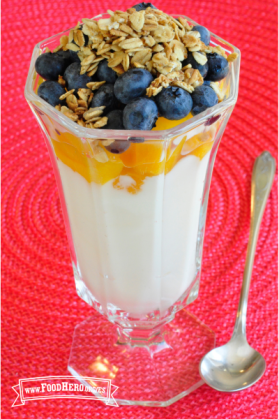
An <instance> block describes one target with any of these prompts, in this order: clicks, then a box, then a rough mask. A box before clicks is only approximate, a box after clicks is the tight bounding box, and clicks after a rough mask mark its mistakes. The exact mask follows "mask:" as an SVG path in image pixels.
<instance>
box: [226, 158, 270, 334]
mask: <svg viewBox="0 0 279 419" xmlns="http://www.w3.org/2000/svg"><path fill="white" fill-rule="evenodd" d="M275 165H276V163H275V160H274V158H273V157H272V155H271V154H270V153H269V152H268V151H264V152H263V153H262V154H260V156H259V157H258V158H257V159H256V160H255V163H254V167H253V173H252V188H251V222H250V234H249V242H248V249H247V255H246V262H245V269H244V275H243V283H242V288H241V294H240V300H239V305H238V310H237V317H236V322H235V327H234V331H233V337H234V336H235V335H238V334H242V335H244V336H245V335H246V315H247V304H248V293H249V286H250V282H251V276H252V269H253V263H254V258H255V251H256V245H257V240H258V235H259V230H260V224H261V221H262V216H263V213H264V209H265V206H266V201H267V198H268V195H269V192H270V189H271V186H272V182H273V178H274V173H275Z"/></svg>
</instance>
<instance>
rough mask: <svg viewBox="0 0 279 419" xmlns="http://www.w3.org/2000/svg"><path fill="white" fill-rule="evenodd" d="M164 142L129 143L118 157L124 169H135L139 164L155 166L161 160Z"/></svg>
mask: <svg viewBox="0 0 279 419" xmlns="http://www.w3.org/2000/svg"><path fill="white" fill-rule="evenodd" d="M163 153H164V141H156V140H155V141H146V142H143V143H131V145H130V147H129V148H128V150H127V151H125V153H122V154H120V155H119V157H120V158H121V160H122V162H123V163H124V165H125V166H126V167H135V166H139V165H141V164H150V163H152V164H154V163H155V164H156V163H160V162H161V161H162V160H163V157H164V156H163Z"/></svg>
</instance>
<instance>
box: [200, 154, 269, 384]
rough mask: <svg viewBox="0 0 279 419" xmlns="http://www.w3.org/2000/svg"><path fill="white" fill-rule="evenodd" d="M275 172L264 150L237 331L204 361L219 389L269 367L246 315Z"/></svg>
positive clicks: (257, 166) (208, 378)
mask: <svg viewBox="0 0 279 419" xmlns="http://www.w3.org/2000/svg"><path fill="white" fill-rule="evenodd" d="M274 173H275V160H274V158H273V157H272V156H271V154H270V153H269V152H268V151H264V152H263V153H262V154H261V155H260V156H259V157H258V158H257V159H256V161H255V163H254V167H253V174H252V190H251V224H250V236H249V243H248V251H247V256H246V263H245V269H244V276H243V283H242V289H241V294H240V300H239V305H238V310H237V317H236V322H235V326H234V331H233V335H232V338H231V340H230V341H229V342H228V343H227V344H226V345H223V346H221V347H219V348H215V349H213V350H212V351H210V352H209V353H208V354H207V355H205V356H204V357H203V358H202V360H201V362H200V368H199V369H200V375H201V377H202V378H203V380H204V381H205V382H206V383H207V384H208V385H209V386H210V387H212V388H214V389H215V390H219V391H228V392H231V391H238V390H243V389H245V388H247V387H250V386H252V385H253V384H254V383H255V382H256V381H258V380H259V379H260V378H261V377H262V375H263V373H264V371H265V366H266V364H265V360H264V358H263V357H262V355H261V354H260V353H259V352H257V351H255V350H254V349H253V348H251V346H250V345H249V344H248V342H247V339H246V315H247V302H248V292H249V286H250V281H251V275H252V269H253V263H254V256H255V250H256V244H257V239H258V235H259V229H260V224H261V220H262V216H263V212H264V209H265V205H266V201H267V198H268V195H269V192H270V189H271V185H272V182H273V177H274Z"/></svg>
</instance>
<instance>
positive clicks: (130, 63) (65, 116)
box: [26, 3, 239, 327]
mask: <svg viewBox="0 0 279 419" xmlns="http://www.w3.org/2000/svg"><path fill="white" fill-rule="evenodd" d="M58 40H59V44H58ZM57 44H58V45H57ZM222 46H223V47H222ZM34 67H35V71H34ZM238 68H239V54H238V50H237V49H236V48H234V47H232V46H231V45H230V44H228V43H225V42H224V41H222V40H221V39H220V38H218V37H216V36H214V37H213V38H212V39H211V34H210V32H209V31H208V30H207V29H206V28H205V27H203V26H200V25H197V24H194V23H193V22H192V21H191V20H190V19H188V18H185V17H181V16H177V17H173V16H170V15H168V14H166V13H164V12H163V11H161V10H158V9H157V8H156V7H154V6H153V5H152V4H150V3H140V4H137V5H135V6H133V7H132V8H130V9H128V10H126V11H119V10H116V11H111V10H108V11H107V14H106V15H102V16H97V17H96V18H93V19H88V18H84V19H82V23H80V22H79V23H78V24H77V26H76V27H75V28H73V29H71V30H70V31H68V32H67V33H64V34H62V36H61V34H60V35H57V36H55V37H53V38H50V39H49V40H47V41H45V42H44V43H41V44H40V45H39V48H38V47H37V50H36V51H34V55H33V61H32V63H31V68H30V73H29V81H27V88H26V89H27V90H26V97H27V99H28V101H29V104H30V106H31V108H32V110H33V112H34V114H35V116H36V118H37V119H38V121H39V123H40V125H41V127H42V129H43V131H44V134H45V136H46V139H47V144H48V147H49V152H50V155H51V158H52V163H53V167H54V170H55V173H56V178H57V182H58V188H59V191H60V197H61V202H62V207H63V212H64V218H65V224H66V229H67V233H68V238H69V243H70V247H71V254H72V260H73V268H74V276H75V280H76V286H77V291H78V293H79V295H80V296H81V297H82V298H83V299H84V300H85V301H86V302H88V303H89V304H91V305H93V306H94V307H95V308H96V309H97V310H99V311H100V312H101V313H103V314H105V315H106V316H107V317H108V318H109V319H110V320H111V321H113V322H116V323H118V324H120V325H122V326H123V327H125V326H127V325H131V324H133V325H136V327H153V326H154V324H155V323H156V322H158V321H162V319H166V318H167V319H170V318H171V317H172V316H173V314H174V313H175V312H176V311H177V310H179V309H180V308H182V307H184V306H185V305H186V304H189V303H190V302H191V301H193V300H194V299H195V298H196V296H197V292H198V284H199V278H200V264H201V252H202V242H203V232H204V225H205V216H206V206H207V199H208V191H209V185H210V177H211V172H212V168H213V162H214V158H215V155H216V152H217V148H218V144H219V141H220V139H221V136H222V133H223V131H224V128H225V126H226V123H227V120H228V118H229V116H230V113H231V112H232V109H233V106H234V104H235V101H236V97H237V82H238ZM28 83H29V85H28ZM30 83H32V92H31V90H30Z"/></svg>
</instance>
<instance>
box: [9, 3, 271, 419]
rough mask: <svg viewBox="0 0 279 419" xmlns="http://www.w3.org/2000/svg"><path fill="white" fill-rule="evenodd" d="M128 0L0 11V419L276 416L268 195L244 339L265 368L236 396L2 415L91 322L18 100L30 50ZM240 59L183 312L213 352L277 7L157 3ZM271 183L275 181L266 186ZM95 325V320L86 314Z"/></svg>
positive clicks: (233, 278)
mask: <svg viewBox="0 0 279 419" xmlns="http://www.w3.org/2000/svg"><path fill="white" fill-rule="evenodd" d="M132 4H133V2H132V3H131V2H128V1H123V2H121V1H117V0H116V1H115V0H114V1H112V0H109V1H105V2H104V3H103V4H101V3H98V2H95V3H94V2H85V1H83V0H82V1H72V0H67V1H64V0H60V1H59V2H54V1H46V0H41V1H40V2H38V1H35V0H33V1H30V0H27V1H25V2H20V1H15V0H6V1H5V2H3V3H2V21H3V23H2V28H3V32H2V47H3V61H2V89H3V90H2V99H3V105H2V110H3V115H2V118H3V119H2V136H3V141H2V155H3V161H2V169H3V172H2V195H3V201H2V209H3V216H2V248H3V250H2V255H3V258H2V273H3V279H2V310H3V314H2V321H3V326H2V370H3V374H2V400H3V416H2V417H3V418H12V417H15V418H40V419H46V418H52V419H56V418H59V419H64V418H67V419H68V418H69V419H73V418H78V419H79V418H112V419H116V418H145V419H153V418H157V417H158V418H159V417H160V418H203V419H204V418H226V419H227V418H228V419H230V418H233V419H240V418H255V419H258V418H275V417H277V185H276V182H275V183H274V185H273V188H272V192H271V195H270V199H269V201H268V205H267V208H266V211H265V214H264V218H263V222H262V227H261V231H260V236H259V242H258V247H257V254H256V259H255V266H254V271H253V278H252V283H251V289H250V301H249V308H248V324H247V334H248V340H249V342H250V343H251V345H252V346H253V347H254V348H256V349H257V350H259V351H260V352H261V353H262V355H263V356H264V357H265V359H266V362H267V370H266V373H265V375H264V377H263V378H262V379H261V380H260V381H259V382H258V383H257V384H256V385H255V386H253V387H252V388H249V389H247V390H245V391H243V392H241V393H235V394H223V393H218V392H216V391H214V390H212V389H211V388H209V387H208V386H206V385H204V386H202V387H200V388H199V389H198V390H196V391H195V392H193V393H192V394H190V395H189V396H187V397H185V398H183V399H182V400H180V401H178V402H177V403H175V404H173V405H172V406H170V407H168V408H144V407H129V406H124V407H119V408H113V407H106V406H104V405H103V404H102V403H101V402H98V401H85V400H83V401H78V400H63V399H62V400H48V401H43V400H42V401H30V402H27V403H26V405H25V406H21V407H15V408H11V405H12V403H13V401H14V399H15V393H14V392H13V390H12V388H11V387H12V386H14V385H16V384H17V383H18V379H19V378H27V377H36V376H48V375H67V361H68V356H69V351H70V347H71V341H72V335H73V330H74V327H75V325H76V324H78V323H79V322H81V321H82V320H84V319H85V318H86V317H88V316H90V315H92V314H94V313H95V312H94V310H93V309H91V308H90V307H89V306H88V305H86V304H85V303H84V302H83V301H82V300H81V299H80V298H79V297H78V296H77V294H76V292H75V287H74V281H73V273H72V267H71V262H70V254H69V249H68V244H67V239H66V234H65V229H64V224H63V219H62V213H61V207H60V202H59V198H58V194H57V188H56V184H55V179H54V175H53V172H52V168H51V164H50V160H49V157H48V154H47V150H46V147H45V144H44V141H43V138H42V136H41V134H40V132H39V129H38V126H37V123H36V121H35V119H34V117H33V116H32V114H31V111H30V110H29V108H28V106H27V103H26V102H25V100H24V96H23V91H24V85H25V81H26V77H27V72H28V68H29V61H30V58H31V53H32V50H33V47H34V45H35V44H36V43H37V42H39V41H41V40H43V39H45V38H47V37H49V36H51V35H52V34H55V33H58V32H61V31H62V30H64V29H66V28H69V27H72V26H75V25H76V23H77V21H78V20H79V19H81V18H82V17H92V16H94V15H96V14H98V13H101V12H103V11H105V10H106V9H108V8H109V9H120V10H124V9H125V8H127V7H130V6H132ZM156 6H157V7H158V8H160V9H163V10H164V11H166V12H168V13H182V14H185V15H188V16H190V17H192V18H193V19H194V20H196V21H198V22H199V23H200V24H202V25H205V26H207V27H208V28H209V29H210V30H212V31H213V32H215V33H216V34H218V35H220V36H221V37H222V38H224V39H227V40H228V41H230V42H231V43H232V44H234V45H236V46H237V47H238V48H239V49H240V50H241V52H242V64H241V77H240V92H239V100H238V103H237V105H236V108H235V110H234V113H233V115H232V117H231V119H230V122H229V124H228V127H227V129H226V131H225V135H224V138H223V140H222V143H221V146H220V148H219V151H218V156H217V161H216V165H215V168H214V173H213V179H212V185H211V192H210V200H209V208H208V218H207V230H206V237H205V244H204V257H203V273H202V281H201V289H200V295H199V298H198V299H197V300H196V301H195V302H194V303H193V304H192V305H191V306H190V307H189V308H190V311H191V312H193V313H194V314H196V315H197V316H198V317H199V318H200V319H201V320H202V321H203V322H205V323H206V324H207V325H208V326H210V327H211V328H212V329H213V330H214V331H215V332H216V337H217V345H221V344H223V343H225V342H226V341H227V340H228V339H229V337H230V335H231V333H232V329H233V324H234V320H235V313H236V308H237V304H238V297H239V291H240V284H241V280H242V272H243V268H244V260H245V254H246V247H247V242H248V230H249V211H250V210H249V194H250V180H251V170H252V165H253V161H254V159H255V158H256V157H257V155H258V154H260V153H261V152H262V151H263V150H265V149H267V150H269V151H270V152H271V153H272V154H273V155H274V156H275V157H276V155H277V126H276V124H277V68H276V60H277V53H276V47H277V45H276V39H277V7H276V3H275V0H273V1H260V0H256V1H255V0H247V1H246V2H244V1H240V0H230V1H228V0H223V1H217V0H214V1H195V2H194V1H187V2H186V1H181V0H180V1H178V0H173V1H172V2H170V1H159V0H158V1H157V2H156ZM276 180H277V176H276ZM95 316H96V320H98V319H99V315H98V314H96V313H95Z"/></svg>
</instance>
